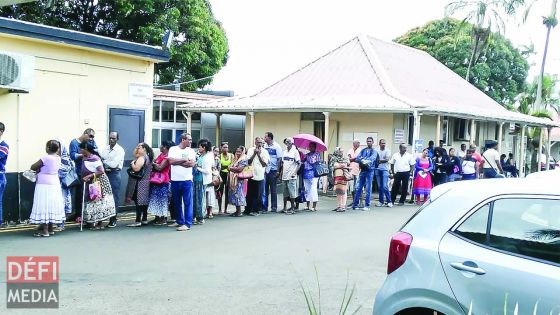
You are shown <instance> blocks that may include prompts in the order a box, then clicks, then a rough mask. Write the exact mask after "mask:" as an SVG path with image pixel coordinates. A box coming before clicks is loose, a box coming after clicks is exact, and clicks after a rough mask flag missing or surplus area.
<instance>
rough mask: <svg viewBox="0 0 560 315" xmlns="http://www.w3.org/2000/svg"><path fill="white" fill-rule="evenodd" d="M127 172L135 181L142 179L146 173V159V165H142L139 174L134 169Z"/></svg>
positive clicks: (130, 168)
mask: <svg viewBox="0 0 560 315" xmlns="http://www.w3.org/2000/svg"><path fill="white" fill-rule="evenodd" d="M126 172H127V173H128V176H130V177H132V178H134V179H142V178H143V177H144V174H145V173H146V159H144V165H142V168H140V170H139V171H138V172H135V171H134V170H133V169H132V167H129V168H128V169H127V170H126Z"/></svg>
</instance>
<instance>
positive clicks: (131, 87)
mask: <svg viewBox="0 0 560 315" xmlns="http://www.w3.org/2000/svg"><path fill="white" fill-rule="evenodd" d="M153 93H154V92H153V86H152V85H151V84H142V83H129V84H128V103H129V104H130V105H142V106H151V105H152V97H153Z"/></svg>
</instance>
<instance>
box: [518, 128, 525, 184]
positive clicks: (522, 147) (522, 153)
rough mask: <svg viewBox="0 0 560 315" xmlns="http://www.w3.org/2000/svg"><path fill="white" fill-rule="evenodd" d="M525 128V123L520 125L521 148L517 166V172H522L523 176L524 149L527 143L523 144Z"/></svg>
mask: <svg viewBox="0 0 560 315" xmlns="http://www.w3.org/2000/svg"><path fill="white" fill-rule="evenodd" d="M525 128H526V126H525V125H522V126H521V141H520V144H521V150H520V156H519V165H518V166H517V168H518V169H519V172H520V173H521V174H523V177H525V151H526V150H527V145H526V144H525ZM520 177H521V175H520Z"/></svg>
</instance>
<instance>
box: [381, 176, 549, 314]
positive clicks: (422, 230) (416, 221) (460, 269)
mask: <svg viewBox="0 0 560 315" xmlns="http://www.w3.org/2000/svg"><path fill="white" fill-rule="evenodd" d="M387 274H388V275H387V279H386V280H385V283H384V284H383V286H382V287H381V289H380V290H379V292H378V293H377V296H376V298H375V303H374V309H373V314H375V315H385V314H391V315H392V314H415V315H423V314H430V315H432V314H547V315H548V314H555V315H557V314H559V313H560V180H559V179H558V178H555V177H548V178H539V179H485V180H476V181H464V182H455V183H449V184H444V185H440V186H437V187H435V188H434V189H433V190H432V194H431V197H430V200H429V201H428V202H427V203H426V204H425V205H423V206H422V207H421V208H420V209H419V210H418V212H416V213H415V214H414V215H413V216H412V217H411V218H410V219H409V221H408V222H407V223H406V224H405V225H404V226H403V227H402V228H401V230H400V231H399V232H398V233H397V234H396V235H395V236H394V237H393V238H392V239H391V243H390V250H389V259H388V266H387ZM515 311H517V313H515Z"/></svg>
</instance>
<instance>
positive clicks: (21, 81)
mask: <svg viewBox="0 0 560 315" xmlns="http://www.w3.org/2000/svg"><path fill="white" fill-rule="evenodd" d="M34 69H35V57H33V56H28V55H21V54H16V53H11V52H4V51H0V89H8V90H15V91H25V92H29V91H30V90H31V88H32V86H33V71H34Z"/></svg>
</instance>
